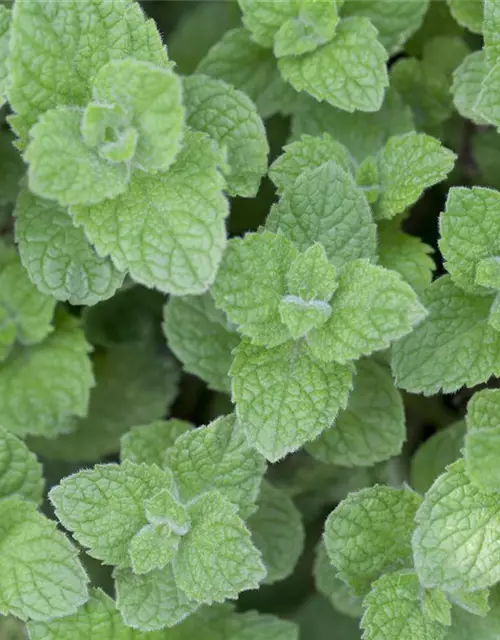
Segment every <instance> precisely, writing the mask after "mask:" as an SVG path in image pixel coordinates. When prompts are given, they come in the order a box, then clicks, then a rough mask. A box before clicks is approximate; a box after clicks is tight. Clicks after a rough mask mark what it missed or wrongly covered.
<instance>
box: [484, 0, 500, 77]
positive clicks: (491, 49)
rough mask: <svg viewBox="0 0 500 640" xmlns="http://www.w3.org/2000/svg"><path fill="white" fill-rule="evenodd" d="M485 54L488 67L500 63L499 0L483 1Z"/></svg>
mask: <svg viewBox="0 0 500 640" xmlns="http://www.w3.org/2000/svg"><path fill="white" fill-rule="evenodd" d="M483 11H484V15H483V37H484V52H485V54H486V62H487V64H488V67H490V68H491V67H493V66H495V65H496V63H497V62H499V61H500V37H499V33H500V3H499V2H498V0H483Z"/></svg>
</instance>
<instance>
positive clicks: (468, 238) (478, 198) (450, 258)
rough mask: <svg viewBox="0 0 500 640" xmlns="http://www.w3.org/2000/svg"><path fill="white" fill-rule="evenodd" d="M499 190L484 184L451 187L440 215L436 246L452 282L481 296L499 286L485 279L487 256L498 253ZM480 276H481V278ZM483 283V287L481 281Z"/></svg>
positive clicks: (499, 226)
mask: <svg viewBox="0 0 500 640" xmlns="http://www.w3.org/2000/svg"><path fill="white" fill-rule="evenodd" d="M499 215H500V193H499V192H498V191H493V190H491V189H485V188H483V187H473V188H472V189H467V188H465V187H452V188H451V189H450V191H449V193H448V199H447V201H446V208H445V211H444V213H442V214H441V216H440V224H439V226H440V232H441V240H440V241H439V248H440V249H441V252H442V254H443V257H444V259H445V266H446V269H447V270H448V273H449V274H450V275H451V277H452V278H453V280H454V282H455V284H457V285H458V286H459V287H461V288H462V289H464V291H466V292H470V293H474V294H479V295H484V294H488V293H493V291H491V289H488V287H493V288H494V289H500V280H498V283H497V284H495V283H494V282H488V280H490V278H488V279H485V278H484V276H487V275H488V274H487V273H483V274H481V270H482V269H483V268H485V267H488V265H489V263H488V258H496V257H497V256H500V241H499V240H497V233H500V224H499V222H498V217H499ZM482 275H483V277H481V276H482ZM483 282H485V286H482V283H483Z"/></svg>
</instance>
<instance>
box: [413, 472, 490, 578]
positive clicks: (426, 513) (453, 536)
mask: <svg viewBox="0 0 500 640" xmlns="http://www.w3.org/2000/svg"><path fill="white" fill-rule="evenodd" d="M498 505H499V498H498V494H496V493H487V492H485V491H483V490H481V489H480V488H479V487H476V486H475V485H474V484H473V483H472V482H471V481H470V480H469V478H468V477H467V475H466V473H465V465H464V461H463V460H458V461H457V462H455V463H454V464H452V465H450V466H449V467H448V469H447V471H446V473H444V474H443V475H442V476H440V477H439V478H438V479H437V480H436V481H435V482H434V484H433V485H432V487H431V488H430V489H429V491H428V492H427V494H426V496H425V499H424V502H423V503H422V506H421V507H420V509H419V510H418V512H417V515H416V521H417V524H418V527H417V529H416V530H415V535H414V536H413V551H414V561H415V568H416V571H417V573H418V575H419V578H420V581H421V582H422V584H423V585H424V586H426V587H438V588H439V589H443V590H444V591H458V590H464V591H476V590H478V589H484V588H485V587H489V586H492V585H494V584H495V583H497V582H498V580H499V576H500V544H499V541H498V536H497V534H496V532H497V530H498V527H499V526H500V524H499V515H498V514H499V509H498Z"/></svg>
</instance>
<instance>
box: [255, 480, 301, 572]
mask: <svg viewBox="0 0 500 640" xmlns="http://www.w3.org/2000/svg"><path fill="white" fill-rule="evenodd" d="M257 506H258V508H257V511H256V512H255V513H254V514H253V515H252V516H251V517H250V519H249V521H248V528H249V529H250V531H251V533H252V540H253V542H254V544H255V546H256V547H257V549H259V550H260V551H261V553H262V560H263V561H264V565H265V567H266V569H267V576H266V577H265V579H264V581H263V583H264V584H272V583H274V582H278V581H279V580H284V579H285V578H287V577H288V576H289V575H291V574H292V573H293V571H294V569H295V566H296V564H297V562H298V560H299V557H300V555H301V553H302V551H303V548H304V540H305V531H304V525H303V524H302V516H301V514H300V511H299V510H298V509H297V507H296V506H295V505H294V504H293V501H292V499H291V498H290V497H289V496H288V495H287V494H286V493H285V492H284V491H283V490H281V489H278V488H276V487H274V486H273V485H272V484H271V483H269V482H267V481H266V480H264V481H263V482H262V486H261V489H260V495H259V500H258V503H257Z"/></svg>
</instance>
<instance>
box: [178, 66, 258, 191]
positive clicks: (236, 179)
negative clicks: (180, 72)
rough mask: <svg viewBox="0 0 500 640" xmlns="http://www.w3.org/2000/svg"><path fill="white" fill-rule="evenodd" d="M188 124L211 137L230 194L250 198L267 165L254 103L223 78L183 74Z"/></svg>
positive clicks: (256, 188)
mask: <svg viewBox="0 0 500 640" xmlns="http://www.w3.org/2000/svg"><path fill="white" fill-rule="evenodd" d="M183 87H184V105H185V107H186V121H187V124H188V125H189V126H190V127H192V128H193V129H194V130H196V131H201V132H203V133H206V134H208V135H209V136H210V138H212V140H214V142H215V143H216V145H217V147H218V149H220V151H221V153H222V154H223V155H227V164H228V166H227V167H224V170H223V173H224V175H225V178H226V182H227V191H228V193H229V194H230V195H232V196H236V195H240V196H244V197H247V198H252V197H255V196H256V195H257V191H258V189H259V185H260V180H261V178H262V176H263V175H264V174H265V172H266V169H267V154H268V153H269V145H268V143H267V137H266V131H265V129H264V125H263V123H262V120H261V119H260V117H259V115H258V113H257V110H256V107H255V105H254V103H253V102H252V101H251V100H250V98H249V97H248V96H247V95H245V94H244V93H243V92H242V91H238V90H237V89H234V88H233V87H232V86H231V85H229V84H226V83H225V82H224V81H223V80H217V79H214V78H210V77H209V76H204V75H193V76H189V77H188V78H184V81H183Z"/></svg>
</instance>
